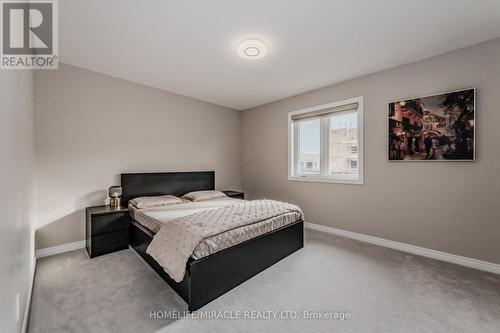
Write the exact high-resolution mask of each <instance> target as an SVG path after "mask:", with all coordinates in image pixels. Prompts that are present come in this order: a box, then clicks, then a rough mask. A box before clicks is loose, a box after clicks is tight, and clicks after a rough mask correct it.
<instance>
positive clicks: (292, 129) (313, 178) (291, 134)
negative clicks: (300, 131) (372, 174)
mask: <svg viewBox="0 0 500 333" xmlns="http://www.w3.org/2000/svg"><path fill="white" fill-rule="evenodd" d="M363 101H364V98H363V96H359V97H355V98H350V99H345V100H342V101H337V102H333V103H328V104H323V105H318V106H313V107H309V108H305V109H301V110H297V111H292V112H289V113H288V180H292V181H303V182H322V183H339V184H364V163H363V151H364V141H363V110H364V103H363ZM353 103H358V175H359V177H358V178H357V179H353V178H352V176H346V175H329V174H328V171H327V170H326V167H320V170H321V174H320V175H301V176H297V175H296V174H295V170H296V168H297V165H295V164H296V160H295V156H297V154H298V148H299V145H298V135H295V133H296V132H297V127H298V122H294V121H293V120H292V117H293V116H294V115H298V114H303V113H309V112H316V111H321V110H327V109H331V108H335V107H340V106H344V105H348V104H353ZM328 126H329V123H328V121H324V119H322V120H321V122H320V127H321V129H322V132H323V133H326V132H328ZM327 140H328V136H326V135H323V136H320V165H323V166H328V162H329V161H328V142H326V141H327ZM297 161H298V160H297Z"/></svg>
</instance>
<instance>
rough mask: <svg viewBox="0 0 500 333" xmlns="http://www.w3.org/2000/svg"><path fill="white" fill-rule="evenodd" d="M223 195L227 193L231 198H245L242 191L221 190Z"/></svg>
mask: <svg viewBox="0 0 500 333" xmlns="http://www.w3.org/2000/svg"><path fill="white" fill-rule="evenodd" d="M222 193H224V194H225V195H227V196H228V197H230V198H233V199H245V193H244V192H238V191H222Z"/></svg>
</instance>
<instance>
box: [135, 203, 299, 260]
mask: <svg viewBox="0 0 500 333" xmlns="http://www.w3.org/2000/svg"><path fill="white" fill-rule="evenodd" d="M242 202H244V200H240V199H232V198H218V199H212V200H205V201H199V202H187V203H183V204H178V205H171V206H166V207H159V208H147V209H137V208H136V207H134V206H132V205H130V206H129V207H130V215H131V217H132V218H133V219H134V220H135V221H137V222H138V223H140V224H141V225H143V226H144V227H146V228H148V229H149V230H151V231H152V232H153V233H157V232H158V231H159V230H160V228H161V227H162V226H163V225H164V224H165V223H168V222H169V221H172V220H174V219H176V218H180V217H183V216H188V215H191V214H194V213H198V212H201V211H205V210H212V209H217V208H221V207H227V206H232V205H237V204H238V203H242ZM296 221H297V214H285V215H284V216H281V217H280V218H270V219H267V220H264V221H260V222H257V223H253V224H250V225H245V226H242V227H238V228H234V229H230V230H227V231H225V232H222V233H220V234H217V235H214V236H211V237H208V238H205V239H203V240H202V241H201V242H200V244H199V245H198V246H197V247H196V248H195V249H194V251H193V254H192V256H191V257H192V258H193V259H201V258H203V257H206V256H209V255H211V254H213V253H216V252H218V251H221V250H224V249H226V248H229V247H231V246H234V245H236V244H240V243H242V242H244V241H247V240H249V239H252V238H255V237H258V236H261V235H264V234H266V233H269V232H271V231H274V230H276V229H279V228H281V227H284V226H286V225H288V224H291V223H293V222H296Z"/></svg>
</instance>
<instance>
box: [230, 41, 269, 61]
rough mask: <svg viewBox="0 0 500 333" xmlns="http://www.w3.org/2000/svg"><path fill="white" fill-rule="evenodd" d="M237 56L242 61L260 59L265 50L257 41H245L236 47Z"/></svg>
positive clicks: (262, 43)
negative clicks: (242, 59)
mask: <svg viewBox="0 0 500 333" xmlns="http://www.w3.org/2000/svg"><path fill="white" fill-rule="evenodd" d="M237 51H238V54H239V55H240V57H242V58H244V59H252V60H253V59H260V58H262V57H264V56H265V55H266V54H267V48H266V45H265V44H264V42H263V41H261V40H259V39H245V40H244V41H242V42H241V43H240V45H238V49H237Z"/></svg>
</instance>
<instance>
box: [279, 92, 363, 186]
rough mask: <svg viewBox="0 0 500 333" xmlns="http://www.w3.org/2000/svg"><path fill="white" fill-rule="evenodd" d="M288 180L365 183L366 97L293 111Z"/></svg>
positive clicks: (291, 115)
mask: <svg viewBox="0 0 500 333" xmlns="http://www.w3.org/2000/svg"><path fill="white" fill-rule="evenodd" d="M288 122H289V128H288V131H289V133H288V134H289V135H288V140H289V141H288V145H289V152H288V155H289V177H288V178H289V179H290V180H302V181H319V182H338V183H351V184H362V183H363V97H358V98H353V99H349V100H345V101H340V102H335V103H330V104H326V105H321V106H316V107H312V108H307V109H304V110H299V111H294V112H290V113H289V114H288Z"/></svg>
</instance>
